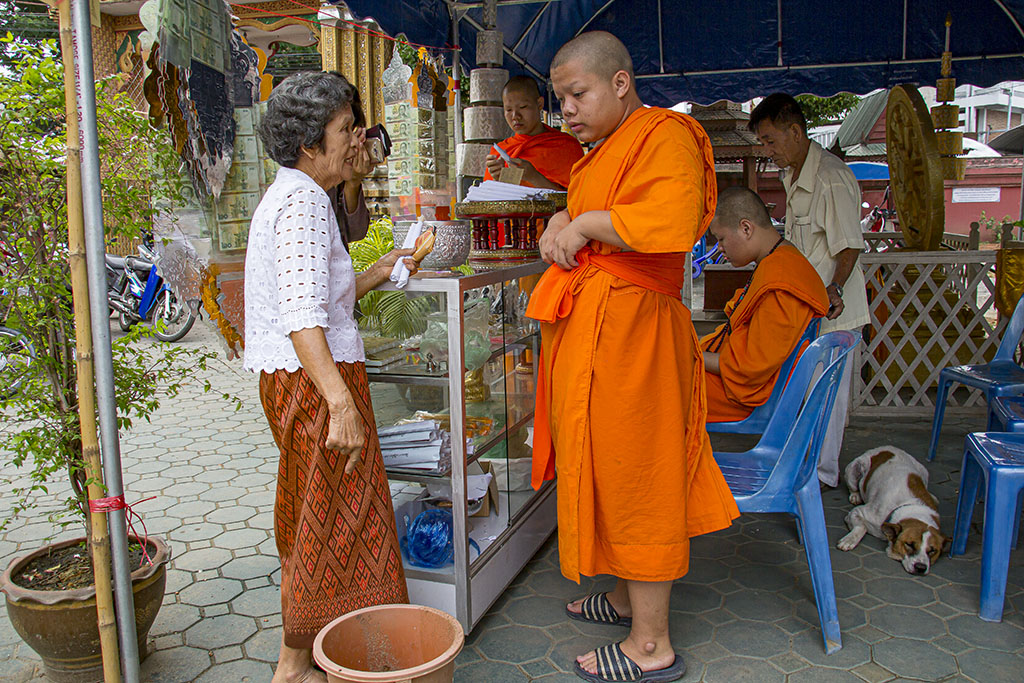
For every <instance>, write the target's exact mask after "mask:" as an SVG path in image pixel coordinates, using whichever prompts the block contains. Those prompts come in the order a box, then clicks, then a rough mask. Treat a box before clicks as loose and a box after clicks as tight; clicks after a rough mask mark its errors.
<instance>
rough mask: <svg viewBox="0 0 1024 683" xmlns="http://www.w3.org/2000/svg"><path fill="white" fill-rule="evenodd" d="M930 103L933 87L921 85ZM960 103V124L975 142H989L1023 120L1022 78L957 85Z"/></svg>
mask: <svg viewBox="0 0 1024 683" xmlns="http://www.w3.org/2000/svg"><path fill="white" fill-rule="evenodd" d="M921 95H922V96H923V97H924V99H925V102H927V103H928V105H929V106H931V105H932V104H934V103H935V88H921ZM953 103H954V104H957V105H959V106H960V128H961V129H962V130H963V131H964V132H965V133H967V134H968V137H976V139H977V140H978V142H988V141H989V140H992V139H993V138H995V137H997V136H998V135H999V134H1001V133H1005V132H1006V131H1008V130H1009V129H1011V128H1014V127H1016V126H1019V125H1020V124H1021V123H1024V81H1004V82H1002V83H999V84H996V85H993V86H992V87H989V88H977V87H975V86H973V85H961V86H959V87H958V88H957V89H956V100H954V102H953Z"/></svg>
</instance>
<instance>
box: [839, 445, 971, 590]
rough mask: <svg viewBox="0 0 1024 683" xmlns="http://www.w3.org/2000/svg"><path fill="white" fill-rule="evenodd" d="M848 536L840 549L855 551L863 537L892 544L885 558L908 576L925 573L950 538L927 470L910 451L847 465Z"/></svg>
mask: <svg viewBox="0 0 1024 683" xmlns="http://www.w3.org/2000/svg"><path fill="white" fill-rule="evenodd" d="M844 478H845V479H846V486H847V487H848V488H849V489H850V502H851V503H853V504H854V505H856V506H857V507H855V508H853V509H852V510H850V512H849V513H848V514H847V515H846V526H847V527H848V528H849V529H850V533H848V534H846V535H845V536H843V537H842V538H841V539H839V543H838V544H837V545H838V547H839V549H840V550H853V549H854V548H856V547H857V544H858V543H860V541H861V539H862V538H864V534H866V533H869V534H871V535H872V536H875V537H877V538H881V539H882V540H885V541H888V542H889V547H888V548H887V549H886V554H887V555H888V556H889V557H891V558H892V559H894V560H899V561H900V563H901V564H902V565H903V568H904V569H905V570H906V571H907V573H909V574H920V575H923V574H927V573H928V571H929V570H930V569H931V566H932V565H933V564H934V563H935V562H936V561H937V560H938V559H939V555H941V554H942V552H943V551H945V550H946V549H947V548H948V547H949V544H950V541H951V539H950V538H948V537H946V536H943V535H942V534H941V533H940V532H939V511H938V501H937V500H936V499H935V496H933V495H932V494H931V493H929V492H928V488H927V487H928V470H926V469H925V467H924V465H922V464H921V463H920V462H918V461H917V460H916V459H915V458H914V457H913V456H911V455H910V454H909V453H907V452H906V451H903V450H900V449H899V448H896V447H895V446H882V447H881V448H874V449H871V450H869V451H867V452H865V453H863V454H861V455H860V456H859V457H858V458H857V459H856V460H854V461H853V462H851V463H850V464H849V465H847V466H846V471H845V473H844Z"/></svg>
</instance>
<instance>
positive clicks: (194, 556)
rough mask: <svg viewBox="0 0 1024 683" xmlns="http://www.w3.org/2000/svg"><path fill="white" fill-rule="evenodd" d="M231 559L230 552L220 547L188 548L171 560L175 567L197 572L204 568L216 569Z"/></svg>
mask: <svg viewBox="0 0 1024 683" xmlns="http://www.w3.org/2000/svg"><path fill="white" fill-rule="evenodd" d="M230 560H231V552H230V551H228V550H224V549H222V548H202V549H201V550H190V551H189V552H186V553H184V554H183V555H179V556H177V557H175V558H174V559H173V560H171V562H172V563H173V564H174V567H175V568H177V569H184V570H185V571H190V572H198V571H203V570H206V569H216V568H217V567H220V566H221V565H223V564H226V563H227V562H229V561H230Z"/></svg>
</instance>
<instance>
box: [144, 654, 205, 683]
mask: <svg viewBox="0 0 1024 683" xmlns="http://www.w3.org/2000/svg"><path fill="white" fill-rule="evenodd" d="M210 664H211V662H210V655H209V654H208V653H207V652H206V651H205V650H200V649H197V648H194V647H174V648H170V649H168V650H160V651H158V652H154V653H152V654H151V655H149V656H148V657H146V659H145V660H144V661H143V662H142V665H141V667H140V671H139V673H140V675H141V676H142V680H144V681H148V682H150V683H192V682H193V681H195V680H196V679H197V678H199V676H200V674H202V672H203V671H205V670H206V669H208V668H209V667H210Z"/></svg>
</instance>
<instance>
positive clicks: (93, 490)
mask: <svg viewBox="0 0 1024 683" xmlns="http://www.w3.org/2000/svg"><path fill="white" fill-rule="evenodd" d="M57 15H58V25H59V27H60V52H61V57H62V59H63V61H64V112H65V114H64V115H65V116H66V117H67V127H66V138H67V142H66V145H67V176H68V181H67V186H68V194H67V203H68V265H69V266H70V267H71V291H72V295H73V296H72V299H73V306H74V314H75V351H76V353H77V354H78V356H77V363H75V365H76V373H77V374H76V375H75V377H76V380H77V382H78V407H79V430H80V433H81V436H82V460H83V461H84V462H85V468H86V471H87V472H88V475H87V476H88V477H89V485H88V488H87V491H88V493H87V495H88V496H89V498H90V499H95V498H102V497H103V496H104V495H105V493H104V491H103V465H102V458H101V454H100V443H99V437H98V433H97V430H96V391H95V388H94V387H93V382H92V378H93V349H92V338H91V337H90V336H89V331H90V330H91V329H92V316H90V314H89V276H88V274H87V273H86V263H85V221H84V220H83V218H82V165H81V164H82V150H81V142H80V136H79V134H78V91H77V88H76V87H75V85H76V83H75V58H74V51H75V50H74V47H73V44H74V41H73V40H72V37H71V8H70V7H69V6H68V3H66V2H62V3H60V5H59V7H58V12H57ZM89 549H90V551H91V554H92V566H93V585H94V586H95V587H96V625H97V628H98V629H99V634H100V652H101V654H102V655H103V680H104V681H105V683H120V681H121V664H120V658H119V652H120V648H118V646H117V621H116V619H117V617H116V614H117V610H115V609H114V590H113V583H112V577H111V562H110V529H109V527H108V524H107V517H106V514H105V513H103V512H92V511H90V513H89Z"/></svg>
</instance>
